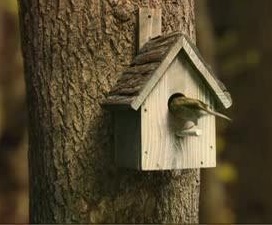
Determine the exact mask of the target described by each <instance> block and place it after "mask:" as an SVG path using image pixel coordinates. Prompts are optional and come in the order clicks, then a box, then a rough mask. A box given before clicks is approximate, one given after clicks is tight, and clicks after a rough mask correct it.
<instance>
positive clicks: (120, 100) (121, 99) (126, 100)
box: [101, 95, 135, 109]
mask: <svg viewBox="0 0 272 225" xmlns="http://www.w3.org/2000/svg"><path fill="white" fill-rule="evenodd" d="M134 98H135V96H120V95H113V96H108V97H107V98H106V99H105V100H104V101H103V102H102V103H101V105H102V106H103V107H105V108H107V109H111V107H114V106H115V107H117V108H118V107H119V106H121V107H122V108H123V106H124V105H127V106H128V107H129V108H131V107H130V104H131V102H132V101H133V100H134Z"/></svg>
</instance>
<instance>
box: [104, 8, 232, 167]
mask: <svg viewBox="0 0 272 225" xmlns="http://www.w3.org/2000/svg"><path fill="white" fill-rule="evenodd" d="M144 15H146V13H145V14H144ZM151 15H152V14H151ZM147 18H150V17H147ZM175 93H182V94H184V95H185V96H188V97H190V98H195V99H199V100H201V101H203V102H204V103H206V104H208V105H209V106H210V107H211V108H213V109H215V108H216V107H218V106H223V107H224V108H228V107H230V106H231V104H232V101H231V97H230V94H229V93H228V92H227V90H226V88H225V87H224V85H223V84H222V83H221V82H220V81H219V80H218V79H217V78H216V77H215V75H214V74H213V73H212V71H211V69H210V68H209V67H208V66H207V64H206V63H205V62H204V60H203V58H202V57H201V56H200V54H199V52H198V50H197V48H196V46H195V45H194V44H193V43H192V42H191V41H190V39H189V38H188V37H187V36H186V35H184V34H182V33H179V32H175V33H171V34H168V35H164V36H157V37H155V38H151V39H149V40H148V41H147V42H146V43H145V44H143V46H142V47H141V48H140V50H139V52H138V54H137V55H136V57H135V58H134V59H133V61H132V63H131V65H130V66H128V67H127V68H125V70H124V72H123V74H122V75H121V76H120V79H119V80H118V81H117V83H116V85H115V86H114V87H113V88H112V90H111V91H110V92H109V95H108V96H107V98H106V100H105V101H104V102H103V105H104V106H105V107H106V108H107V109H109V110H111V111H112V112H113V115H114V137H115V159H116V163H117V165H118V166H119V167H126V168H133V169H138V170H170V169H185V168H202V167H214V166H216V131H215V117H214V116H213V115H207V116H203V117H201V118H200V119H199V120H198V121H197V124H196V125H195V126H194V127H193V129H188V130H182V128H178V126H176V124H177V121H175V119H173V118H172V117H171V115H170V112H169V109H168V106H167V103H168V100H169V98H170V97H171V96H172V95H173V94H175Z"/></svg>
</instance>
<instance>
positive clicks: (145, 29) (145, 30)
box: [138, 7, 161, 50]
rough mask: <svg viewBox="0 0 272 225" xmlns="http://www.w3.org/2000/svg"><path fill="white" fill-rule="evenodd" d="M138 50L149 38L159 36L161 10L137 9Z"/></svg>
mask: <svg viewBox="0 0 272 225" xmlns="http://www.w3.org/2000/svg"><path fill="white" fill-rule="evenodd" d="M138 24H139V26H138V29H139V31H138V35H139V37H138V50H139V49H141V47H143V45H144V44H145V43H146V42H148V41H149V40H150V39H151V38H153V37H156V36H158V35H161V9H159V8H155V9H151V8H147V7H145V8H139V21H138Z"/></svg>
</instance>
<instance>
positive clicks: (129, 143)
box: [114, 110, 141, 169]
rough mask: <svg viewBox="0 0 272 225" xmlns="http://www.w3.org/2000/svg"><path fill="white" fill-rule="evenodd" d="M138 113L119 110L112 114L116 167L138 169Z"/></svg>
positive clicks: (139, 135)
mask: <svg viewBox="0 0 272 225" xmlns="http://www.w3.org/2000/svg"><path fill="white" fill-rule="evenodd" d="M140 116H141V115H140V112H139V111H134V110H120V111H116V112H115V113H114V143H115V144H114V145H115V162H116V164H117V166H118V167H125V168H132V169H140V158H141V118H140Z"/></svg>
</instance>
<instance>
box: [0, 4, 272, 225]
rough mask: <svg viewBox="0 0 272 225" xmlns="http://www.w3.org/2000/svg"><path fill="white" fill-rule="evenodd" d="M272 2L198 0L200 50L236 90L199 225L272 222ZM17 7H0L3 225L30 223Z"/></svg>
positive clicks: (206, 180) (208, 175)
mask: <svg viewBox="0 0 272 225" xmlns="http://www.w3.org/2000/svg"><path fill="white" fill-rule="evenodd" d="M271 9H272V1H271V0H260V1H256V0H220V1H219V0H196V16H197V18H196V24H197V35H198V37H197V38H198V40H197V44H198V46H199V49H200V51H201V52H202V54H203V56H204V58H205V59H206V60H207V61H208V62H209V63H210V64H211V65H212V67H213V68H214V70H215V72H216V74H217V75H218V77H219V78H220V79H221V80H222V81H223V82H224V83H225V84H226V86H227V87H228V89H229V90H230V92H231V94H232V97H233V101H234V104H233V106H232V108H231V109H230V110H229V111H228V115H230V116H231V117H232V118H233V122H232V123H226V122H224V121H220V120H218V125H217V127H218V142H217V153H218V154H217V155H218V166H217V167H216V168H215V169H205V170H204V169H203V170H202V185H201V186H202V190H201V203H200V222H201V223H234V222H236V223H271V222H272V194H271V190H272V175H271V169H272V163H271V160H272V141H271V140H272V112H271V111H269V110H272V93H271V91H272V14H271ZM17 10H18V9H17V1H16V0H0V223H8V222H9V223H27V222H28V172H27V118H26V105H25V85H24V78H23V62H22V58H21V53H20V39H19V24H18V16H17Z"/></svg>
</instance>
